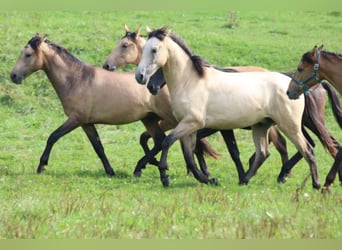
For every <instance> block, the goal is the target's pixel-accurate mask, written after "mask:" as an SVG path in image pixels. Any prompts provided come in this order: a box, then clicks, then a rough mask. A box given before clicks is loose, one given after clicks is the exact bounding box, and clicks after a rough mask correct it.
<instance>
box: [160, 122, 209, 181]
mask: <svg viewBox="0 0 342 250" xmlns="http://www.w3.org/2000/svg"><path fill="white" fill-rule="evenodd" d="M196 131H197V129H196V124H195V123H193V122H190V123H189V122H185V121H181V122H180V123H178V125H177V126H176V128H175V129H174V130H173V131H172V132H171V133H170V134H169V135H168V136H166V138H165V139H164V141H163V144H162V153H161V157H160V162H159V172H160V179H161V181H162V184H163V185H164V186H168V185H169V181H170V180H169V176H168V175H167V174H166V170H167V164H166V160H167V155H168V151H169V149H170V147H171V146H172V145H173V143H174V142H175V141H176V140H178V139H180V138H182V144H183V147H184V151H183V153H184V159H185V161H186V164H187V167H188V168H189V169H190V171H192V173H193V174H194V177H195V178H196V179H198V180H199V181H200V182H204V183H209V182H210V181H209V179H208V177H207V176H206V175H205V174H203V173H202V172H201V171H199V170H198V169H197V167H196V164H195V160H194V158H193V157H194V156H193V154H194V148H193V147H194V146H195V142H194V143H193V145H192V139H194V138H196V134H195V132H196ZM191 134H193V136H192V137H191V136H189V135H191Z"/></svg>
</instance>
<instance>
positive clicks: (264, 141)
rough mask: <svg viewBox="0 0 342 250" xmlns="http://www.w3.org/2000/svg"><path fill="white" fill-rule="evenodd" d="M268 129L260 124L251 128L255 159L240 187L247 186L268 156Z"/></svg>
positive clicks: (267, 126) (265, 125)
mask: <svg viewBox="0 0 342 250" xmlns="http://www.w3.org/2000/svg"><path fill="white" fill-rule="evenodd" d="M269 127H270V126H269V125H268V124H262V123H260V124H256V125H254V126H252V133H253V141H254V145H255V148H256V150H255V159H254V161H253V163H252V164H251V165H250V167H249V169H248V170H247V172H246V174H245V176H244V178H243V180H242V181H241V182H240V185H246V184H248V182H249V180H250V179H251V178H252V177H253V176H254V175H255V173H256V172H257V170H258V169H259V167H260V166H261V165H262V163H263V162H264V161H265V160H266V158H267V156H268V155H269V150H268V144H269V142H268V136H267V133H268V129H269Z"/></svg>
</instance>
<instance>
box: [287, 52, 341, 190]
mask: <svg viewBox="0 0 342 250" xmlns="http://www.w3.org/2000/svg"><path fill="white" fill-rule="evenodd" d="M323 80H328V81H329V83H330V84H331V85H332V86H334V87H335V89H337V90H338V92H339V93H340V94H342V54H341V53H333V52H327V51H323V45H322V46H320V47H317V46H314V48H313V49H312V50H311V51H308V52H306V53H304V54H303V56H302V58H301V60H300V62H299V64H298V66H297V70H296V72H295V73H294V75H293V77H292V80H291V82H290V83H289V85H288V89H287V95H288V96H289V98H290V99H298V98H300V96H301V94H302V93H305V94H306V95H307V94H309V93H312V92H309V90H310V89H311V88H315V87H316V86H317V84H318V83H321V82H322V81H323ZM322 84H324V83H322ZM318 86H319V85H318ZM333 108H334V107H333ZM334 112H336V111H335V110H334ZM337 112H339V114H340V116H339V117H336V118H337V122H338V124H339V125H340V127H341V128H342V109H339V110H337ZM341 170H342V149H341V148H340V150H339V152H338V154H337V156H336V158H335V162H334V164H333V165H332V167H331V169H330V171H329V173H328V175H327V177H326V179H325V183H324V186H323V190H327V191H329V189H330V185H331V184H332V183H333V181H334V180H335V177H336V173H337V171H341Z"/></svg>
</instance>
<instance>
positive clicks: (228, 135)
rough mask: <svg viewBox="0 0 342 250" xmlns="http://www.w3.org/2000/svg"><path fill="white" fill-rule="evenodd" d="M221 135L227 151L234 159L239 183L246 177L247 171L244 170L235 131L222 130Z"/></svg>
mask: <svg viewBox="0 0 342 250" xmlns="http://www.w3.org/2000/svg"><path fill="white" fill-rule="evenodd" d="M220 132H221V135H222V137H223V139H224V141H225V143H226V146H227V149H228V151H229V154H230V156H231V157H232V159H233V161H234V163H235V166H236V170H237V172H238V178H239V183H240V182H241V181H242V179H243V178H244V177H245V170H244V168H243V165H242V162H241V159H240V152H239V148H238V146H237V143H236V139H235V135H234V131H233V130H221V131H220Z"/></svg>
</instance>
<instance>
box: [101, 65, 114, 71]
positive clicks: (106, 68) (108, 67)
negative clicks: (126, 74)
mask: <svg viewBox="0 0 342 250" xmlns="http://www.w3.org/2000/svg"><path fill="white" fill-rule="evenodd" d="M102 68H103V69H105V70H108V71H115V70H116V66H115V65H110V64H109V63H104V64H103V66H102Z"/></svg>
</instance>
